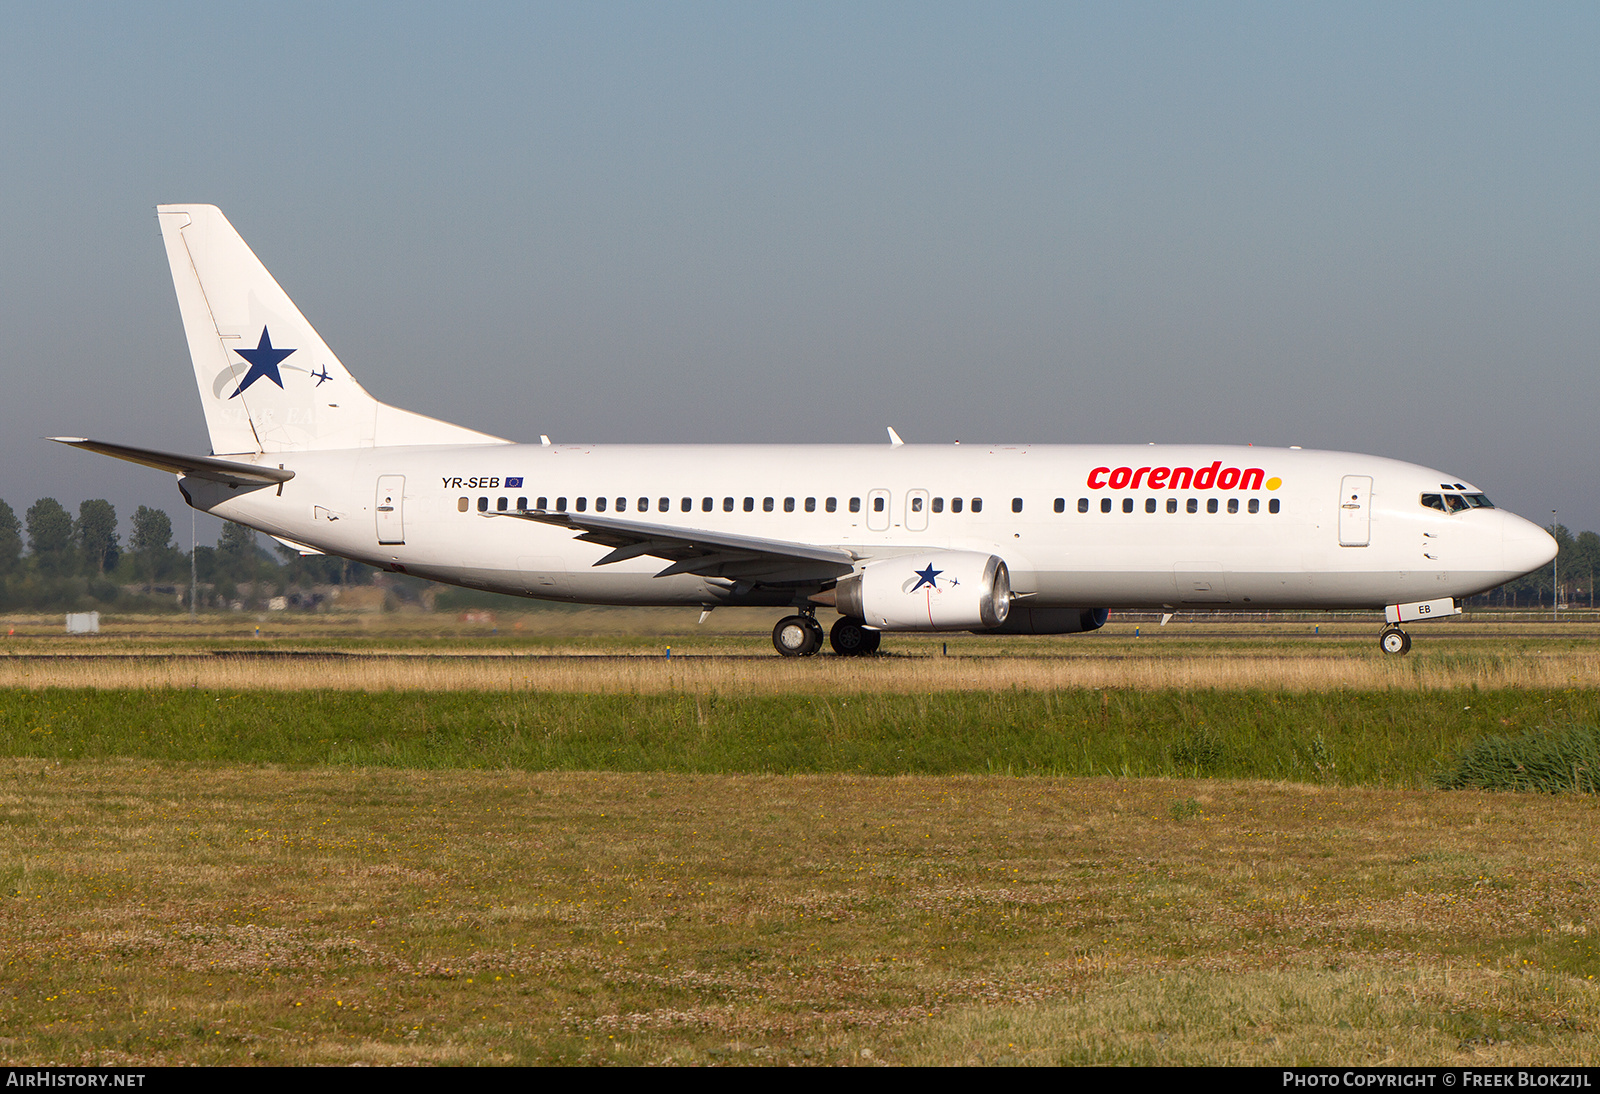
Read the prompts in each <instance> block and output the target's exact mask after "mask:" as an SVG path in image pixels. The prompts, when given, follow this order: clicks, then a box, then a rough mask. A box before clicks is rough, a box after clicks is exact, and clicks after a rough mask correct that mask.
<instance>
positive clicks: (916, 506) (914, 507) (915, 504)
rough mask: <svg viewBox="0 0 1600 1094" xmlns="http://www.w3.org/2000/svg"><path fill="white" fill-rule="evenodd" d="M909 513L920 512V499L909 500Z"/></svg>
mask: <svg viewBox="0 0 1600 1094" xmlns="http://www.w3.org/2000/svg"><path fill="white" fill-rule="evenodd" d="M911 511H912V512H913V513H920V512H922V499H921V498H912V499H911Z"/></svg>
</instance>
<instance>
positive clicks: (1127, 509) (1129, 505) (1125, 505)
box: [1122, 498, 1133, 513]
mask: <svg viewBox="0 0 1600 1094" xmlns="http://www.w3.org/2000/svg"><path fill="white" fill-rule="evenodd" d="M1122 511H1123V512H1124V513H1131V512H1133V499H1132V498H1123V499H1122Z"/></svg>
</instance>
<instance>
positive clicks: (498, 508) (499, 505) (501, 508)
mask: <svg viewBox="0 0 1600 1094" xmlns="http://www.w3.org/2000/svg"><path fill="white" fill-rule="evenodd" d="M509 504H510V502H508V501H507V500H506V499H505V498H501V499H500V500H499V501H497V502H495V503H494V508H495V512H497V513H504V512H505V511H506V506H507V505H509Z"/></svg>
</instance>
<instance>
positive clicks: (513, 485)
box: [506, 475, 522, 490]
mask: <svg viewBox="0 0 1600 1094" xmlns="http://www.w3.org/2000/svg"><path fill="white" fill-rule="evenodd" d="M521 485H522V476H521V475H517V476H516V477H514V478H507V479H506V489H507V490H515V489H517V488H518V487H520V486H521Z"/></svg>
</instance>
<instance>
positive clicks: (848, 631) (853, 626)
mask: <svg viewBox="0 0 1600 1094" xmlns="http://www.w3.org/2000/svg"><path fill="white" fill-rule="evenodd" d="M882 641H883V632H881V631H871V630H868V629H867V628H866V627H864V626H862V625H861V620H859V619H847V618H843V617H841V618H840V619H839V622H837V623H835V624H834V625H833V631H832V632H831V633H830V634H829V635H828V644H829V645H831V646H832V647H833V652H834V653H836V654H838V655H839V656H840V657H863V656H865V655H867V654H869V653H877V652H878V643H879V642H882Z"/></svg>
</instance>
